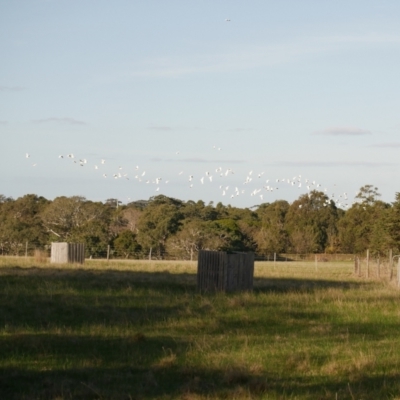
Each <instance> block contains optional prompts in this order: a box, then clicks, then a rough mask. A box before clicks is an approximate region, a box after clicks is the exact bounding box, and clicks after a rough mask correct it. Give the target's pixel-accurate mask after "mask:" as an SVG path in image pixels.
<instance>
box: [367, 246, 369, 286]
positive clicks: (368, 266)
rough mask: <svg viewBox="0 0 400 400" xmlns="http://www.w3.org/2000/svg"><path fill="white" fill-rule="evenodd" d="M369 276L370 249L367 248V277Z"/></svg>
mask: <svg viewBox="0 0 400 400" xmlns="http://www.w3.org/2000/svg"><path fill="white" fill-rule="evenodd" d="M368 278H369V249H367V279H368Z"/></svg>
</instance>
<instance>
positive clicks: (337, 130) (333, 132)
mask: <svg viewBox="0 0 400 400" xmlns="http://www.w3.org/2000/svg"><path fill="white" fill-rule="evenodd" d="M313 134H314V135H321V136H364V135H372V132H371V131H369V130H367V129H362V128H356V127H348V126H336V127H332V128H327V129H323V130H321V131H316V132H314V133H313Z"/></svg>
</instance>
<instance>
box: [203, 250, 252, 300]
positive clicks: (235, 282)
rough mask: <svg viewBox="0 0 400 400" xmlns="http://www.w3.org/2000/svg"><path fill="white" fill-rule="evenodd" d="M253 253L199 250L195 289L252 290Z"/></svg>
mask: <svg viewBox="0 0 400 400" xmlns="http://www.w3.org/2000/svg"><path fill="white" fill-rule="evenodd" d="M253 275H254V253H226V252H224V251H206V250H200V251H199V257H198V264H197V288H198V289H199V290H201V291H222V292H233V291H251V290H253Z"/></svg>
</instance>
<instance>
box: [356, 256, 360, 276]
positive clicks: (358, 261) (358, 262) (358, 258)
mask: <svg viewBox="0 0 400 400" xmlns="http://www.w3.org/2000/svg"><path fill="white" fill-rule="evenodd" d="M357 266H358V267H357V269H358V276H361V261H360V257H357Z"/></svg>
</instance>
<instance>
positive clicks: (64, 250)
mask: <svg viewBox="0 0 400 400" xmlns="http://www.w3.org/2000/svg"><path fill="white" fill-rule="evenodd" d="M50 260H51V262H52V263H56V264H66V263H69V264H72V263H77V264H83V263H84V262H85V245H84V244H83V243H66V242H61V243H60V242H55V243H52V244H51V259H50Z"/></svg>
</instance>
